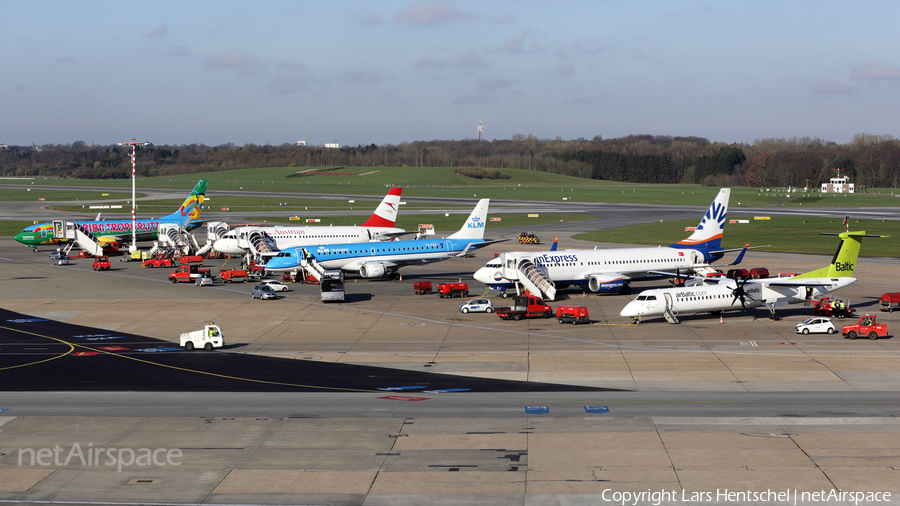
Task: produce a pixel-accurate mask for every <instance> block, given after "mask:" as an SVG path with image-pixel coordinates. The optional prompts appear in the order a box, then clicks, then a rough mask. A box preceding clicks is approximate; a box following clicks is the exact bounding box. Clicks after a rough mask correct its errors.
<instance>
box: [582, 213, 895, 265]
mask: <svg viewBox="0 0 900 506" xmlns="http://www.w3.org/2000/svg"><path fill="white" fill-rule="evenodd" d="M728 219H729V220H750V223H739V224H731V223H729V224H726V225H725V234H724V236H723V239H722V247H723V248H728V249H730V248H740V247H743V246H744V244H745V243H748V242H749V243H750V245H751V246H762V245H765V244H770V245H771V247H770V248H761V249H760V251H784V252H789V253H816V254H832V253H834V251H835V248H837V244H838V242H837V238H836V237H834V236H827V235H819V234H820V233H821V232H844V231H845V230H846V226H845V225H844V224H843V223H841V220H840V219H836V220H832V219H829V218H802V217H793V216H789V217H772V219H771V220H767V221H756V220H754V219H753V216H743V217H742V216H732V214H731V210H729V215H728ZM695 226H697V220H676V221H666V222H664V223H649V224H645V225H635V226H631V227H622V228H614V229H609V230H603V231H600V232H591V233H588V234H580V235H577V236H575V238H576V239H581V240H585V241H596V242H608V243H616V244H640V245H648V246H657V245H662V246H668V245H669V244H673V243H676V242H678V241H680V240H682V239H684V238H686V237H687V236H689V235H690V234H691V232H685V230H684V228H685V227H695ZM850 230H852V231H859V230H864V231H865V232H867V233H869V234H880V235H887V236H889V237H886V238H883V239H875V238H871V239H869V238H867V239H863V245H862V249H861V250H860V255H861V256H876V257H897V256H900V221H896V220H894V221H885V222H882V221H878V220H853V219H851V220H850Z"/></svg>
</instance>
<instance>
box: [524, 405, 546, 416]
mask: <svg viewBox="0 0 900 506" xmlns="http://www.w3.org/2000/svg"><path fill="white" fill-rule="evenodd" d="M525 412H526V413H531V414H532V415H543V414H544V413H549V412H550V408H549V407H547V406H525Z"/></svg>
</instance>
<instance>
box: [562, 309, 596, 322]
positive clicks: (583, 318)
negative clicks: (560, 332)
mask: <svg viewBox="0 0 900 506" xmlns="http://www.w3.org/2000/svg"><path fill="white" fill-rule="evenodd" d="M556 319H557V320H559V323H572V324H575V325H577V324H579V323H591V319H590V318H589V317H588V308H586V307H577V306H559V307H557V308H556Z"/></svg>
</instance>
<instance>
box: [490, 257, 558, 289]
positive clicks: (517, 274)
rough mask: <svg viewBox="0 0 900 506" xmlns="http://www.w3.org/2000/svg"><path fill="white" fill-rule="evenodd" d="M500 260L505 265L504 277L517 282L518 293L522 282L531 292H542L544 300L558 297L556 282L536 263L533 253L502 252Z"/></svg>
mask: <svg viewBox="0 0 900 506" xmlns="http://www.w3.org/2000/svg"><path fill="white" fill-rule="evenodd" d="M500 262H501V263H502V265H503V277H504V278H506V279H508V280H510V281H513V282H517V284H516V293H518V292H519V286H518V284H519V283H521V284H522V286H524V287H525V289H526V290H528V291H529V292H531V293H534V294H541V296H543V298H544V300H554V299H555V298H556V284H554V283H553V281H552V280H551V279H550V278H549V277H547V275H546V274H545V272H544V271H543V270H542V269H540V268H539V267H538V266H537V265H535V263H534V257H532V256H531V255H521V254H512V253H501V254H500Z"/></svg>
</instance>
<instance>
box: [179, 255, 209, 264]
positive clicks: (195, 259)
mask: <svg viewBox="0 0 900 506" xmlns="http://www.w3.org/2000/svg"><path fill="white" fill-rule="evenodd" d="M178 261H179V262H181V265H188V264H199V265H203V257H202V256H200V255H193V256H187V255H186V256H183V257H181V258H179V259H178Z"/></svg>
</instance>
